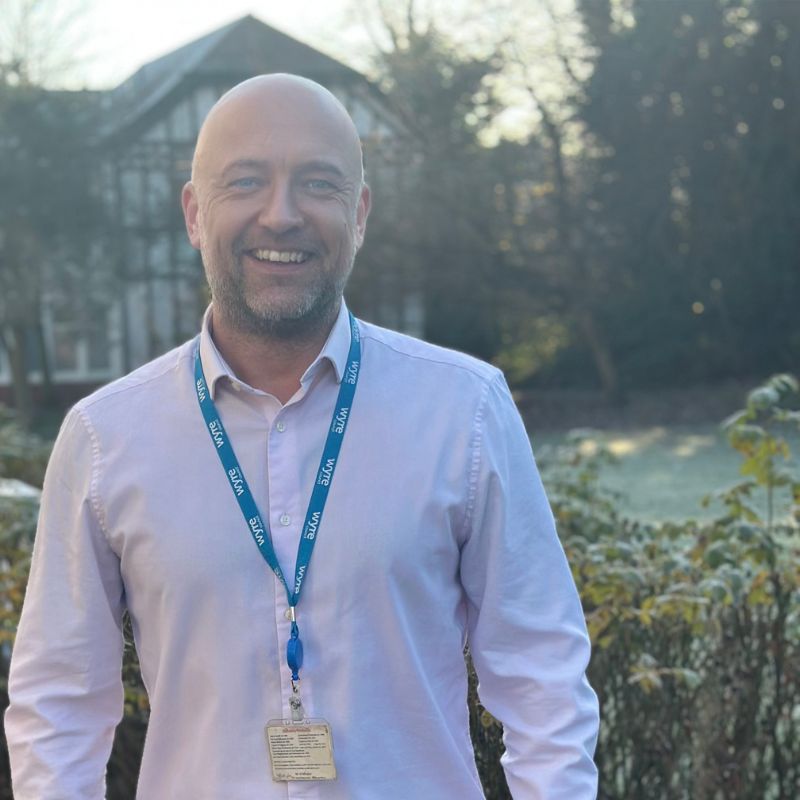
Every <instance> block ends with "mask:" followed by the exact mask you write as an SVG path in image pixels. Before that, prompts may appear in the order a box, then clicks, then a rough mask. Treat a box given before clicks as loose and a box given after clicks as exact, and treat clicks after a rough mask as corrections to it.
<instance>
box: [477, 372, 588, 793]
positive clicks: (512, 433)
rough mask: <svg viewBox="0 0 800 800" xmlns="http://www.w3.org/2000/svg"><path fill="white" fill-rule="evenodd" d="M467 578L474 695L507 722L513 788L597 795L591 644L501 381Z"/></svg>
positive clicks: (487, 432) (491, 392)
mask: <svg viewBox="0 0 800 800" xmlns="http://www.w3.org/2000/svg"><path fill="white" fill-rule="evenodd" d="M473 459H474V460H473V464H472V474H471V491H470V504H469V507H468V526H467V529H468V538H467V541H466V542H465V544H464V545H463V547H462V558H461V581H462V584H463V586H464V590H465V593H466V596H467V600H468V611H467V614H468V626H469V643H470V652H471V655H472V660H473V663H474V665H475V671H476V672H477V675H478V680H479V687H478V692H479V695H480V698H481V702H482V703H483V705H484V706H485V707H486V709H487V710H488V711H489V712H490V713H491V714H492V715H493V716H495V717H496V718H497V719H499V720H500V721H501V722H502V723H503V728H504V734H503V741H504V744H505V748H506V752H505V754H504V755H503V757H502V763H503V767H504V769H505V772H506V779H507V782H508V786H509V789H510V790H511V794H512V796H513V797H514V798H519V799H520V800H522V799H523V798H524V800H593V798H595V797H596V796H597V770H596V767H595V765H594V761H593V755H594V748H595V744H596V741H597V733H598V725H599V715H598V704H597V698H596V696H595V694H594V692H593V691H592V689H591V687H590V686H589V683H588V681H587V680H586V675H585V672H586V667H587V665H588V662H589V654H590V643H589V637H588V634H587V631H586V624H585V621H584V616H583V611H582V609H581V604H580V599H579V597H578V593H577V590H576V588H575V583H574V581H573V579H572V575H571V573H570V570H569V566H568V564H567V560H566V557H565V555H564V550H563V548H562V547H561V543H560V542H559V540H558V536H557V534H556V530H555V523H554V520H553V515H552V512H551V510H550V506H549V504H548V502H547V498H546V496H545V492H544V488H543V486H542V482H541V479H540V477H539V473H538V471H537V469H536V465H535V463H534V459H533V454H532V452H531V447H530V443H529V440H528V436H527V434H526V432H525V428H524V426H523V424H522V420H521V419H520V416H519V413H518V412H517V409H516V407H515V405H514V402H513V400H512V398H511V394H510V392H509V390H508V387H507V386H506V383H505V380H504V379H503V377H502V376H501V375H498V376H497V378H496V379H495V380H494V381H493V382H492V383H491V384H490V386H489V387H488V390H487V395H486V397H485V402H484V403H483V405H482V407H481V409H480V410H479V412H478V418H477V420H476V425H475V441H474V450H473Z"/></svg>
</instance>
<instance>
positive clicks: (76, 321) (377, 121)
mask: <svg viewBox="0 0 800 800" xmlns="http://www.w3.org/2000/svg"><path fill="white" fill-rule="evenodd" d="M265 72H294V73H297V74H300V75H304V76H306V77H308V78H311V79H313V80H315V81H318V82H319V83H321V84H323V85H324V86H326V87H328V88H329V89H330V90H331V91H332V92H333V93H334V94H336V96H337V97H339V99H340V100H341V101H342V102H343V103H344V105H345V106H346V107H347V109H348V110H349V112H350V113H351V115H352V117H353V119H354V121H355V123H356V126H357V128H358V130H359V133H360V135H361V137H362V140H363V143H364V148H365V154H366V161H367V169H368V174H369V180H370V183H371V185H372V186H373V190H374V192H377V193H378V194H380V193H381V188H382V186H384V185H390V184H391V183H394V182H395V179H394V178H392V181H388V180H386V176H387V174H388V175H389V176H394V175H395V173H396V172H397V169H398V167H397V165H398V164H399V163H402V162H403V160H404V159H403V156H401V155H400V150H401V146H400V139H401V138H402V137H399V136H398V132H399V126H398V124H397V122H396V120H394V119H393V117H392V114H391V112H390V111H389V110H388V109H387V107H386V104H385V101H384V99H383V97H382V95H381V93H380V92H379V91H378V90H377V89H376V87H375V86H374V85H373V84H371V83H370V82H369V81H368V80H367V79H366V78H365V77H364V76H363V75H361V74H359V73H358V72H356V71H354V70H353V69H351V68H349V67H347V66H345V65H344V64H342V63H340V62H338V61H336V60H334V59H332V58H330V57H328V56H326V55H324V54H323V53H320V52H318V51H317V50H314V49H313V48H311V47H309V46H307V45H305V44H303V43H301V42H299V41H297V40H295V39H293V38H291V37H289V36H287V35H286V34H283V33H281V32H279V31H277V30H275V29H274V28H271V27H270V26H268V25H265V24H264V23H263V22H261V21H259V20H257V19H255V18H254V17H252V16H247V17H243V18H242V19H239V20H236V21H235V22H232V23H231V24H229V25H226V26H225V27H223V28H220V29H218V30H215V31H213V32H212V33H209V34H208V35H206V36H203V37H202V38H200V39H197V40H196V41H193V42H191V43H189V44H187V45H185V46H183V47H181V48H179V49H178V50H175V51H173V52H171V53H167V54H166V55H164V56H162V57H161V58H158V59H156V60H155V61H152V62H150V63H148V64H145V65H144V66H142V67H141V68H140V69H139V70H138V71H137V72H136V73H134V74H133V75H132V76H131V77H130V78H128V79H127V80H126V81H124V82H123V83H122V84H121V85H119V86H118V87H116V88H115V89H113V90H111V91H108V92H94V93H91V98H90V100H89V99H88V96H89V93H87V103H88V104H90V105H91V113H92V114H93V115H94V116H95V120H96V122H95V128H96V131H97V134H96V141H95V142H94V143H93V147H94V148H95V149H96V153H97V159H96V162H97V163H96V169H97V176H96V186H97V191H98V193H99V195H100V197H101V199H102V204H103V206H104V207H105V209H106V210H107V212H108V215H107V216H108V220H109V226H110V229H109V230H108V231H106V234H105V235H104V236H103V237H102V241H101V242H100V241H99V242H98V243H97V246H96V247H95V248H93V252H92V254H91V255H90V256H89V257H90V258H91V259H92V264H91V274H92V280H91V282H90V283H91V286H90V287H88V289H87V287H86V286H85V285H83V284H81V285H79V286H76V287H75V291H69V290H64V289H63V288H59V289H58V290H54V291H51V292H49V293H48V294H47V295H46V296H45V297H44V302H43V308H42V316H43V319H42V325H41V330H42V336H40V338H44V340H45V346H44V347H43V348H39V351H37V352H33V348H31V350H32V352H31V353H29V380H30V382H31V383H32V384H33V385H34V386H35V385H37V384H41V383H42V382H43V376H44V375H48V376H49V381H50V382H51V383H52V384H53V385H54V386H55V387H57V388H58V389H59V393H60V394H61V395H62V396H64V397H66V398H71V397H75V396H78V395H80V394H82V393H84V392H85V391H86V390H87V389H89V388H92V387H93V386H96V385H98V384H101V383H104V382H107V381H108V380H110V379H113V378H115V377H117V376H119V375H122V374H124V373H125V372H127V371H129V370H130V369H132V368H134V367H136V366H138V365H140V364H142V363H144V362H145V361H147V360H149V359H151V358H153V357H155V356H157V355H159V354H160V353H163V352H164V351H166V350H167V349H169V348H170V347H173V346H175V345H177V344H179V343H180V342H182V341H185V340H186V339H187V338H190V337H191V336H193V335H194V334H195V333H196V332H197V329H198V323H199V319H200V317H201V315H202V312H203V310H204V308H205V307H206V305H207V302H208V297H207V295H206V290H205V282H204V279H203V274H202V266H201V264H200V260H199V255H198V253H197V252H196V251H195V250H194V249H193V248H192V247H191V246H190V245H189V243H188V241H187V239H186V234H185V230H184V224H183V217H182V213H181V208H180V202H179V197H180V190H181V187H182V186H183V184H184V183H185V182H186V181H187V180H188V178H189V172H190V164H191V157H192V149H193V145H194V141H195V138H196V136H197V132H198V130H199V127H200V124H201V122H202V120H203V118H204V117H205V115H206V113H207V112H208V110H209V109H210V108H211V106H212V105H213V103H214V102H215V101H216V100H217V98H219V97H220V96H221V95H222V94H223V93H224V92H225V91H226V90H227V89H229V88H230V87H231V86H233V85H235V84H236V83H238V82H240V81H242V80H244V79H246V78H248V77H251V76H253V75H258V74H262V73H265ZM372 250H373V254H374V257H373V261H374V262H376V263H373V264H372V265H370V266H368V267H366V268H365V269H364V270H363V272H362V277H361V278H359V279H358V280H356V282H355V285H354V287H353V291H354V292H355V295H356V302H355V303H354V305H355V306H356V310H357V311H358V312H360V313H362V314H364V315H365V316H369V317H370V318H371V319H373V320H375V321H378V322H381V323H383V324H387V325H390V326H394V327H399V328H402V329H405V330H408V331H410V332H412V333H420V332H421V326H422V319H421V317H422V314H421V310H420V309H421V304H420V302H419V300H418V296H417V294H416V292H415V289H414V287H413V285H411V283H409V281H408V280H407V276H404V274H403V272H402V270H400V271H399V272H398V271H394V270H392V269H391V268H390V265H387V263H386V259H385V257H384V256H385V253H383V254H381V252H380V247H379V246H378V247H375V246H373V247H372ZM365 253H366V250H365ZM365 257H366V258H367V259H369V255H365ZM362 260H363V259H362V258H361V257H360V262H361V261H362ZM381 265H382V267H381ZM359 271H361V270H359ZM84 283H85V281H84ZM412 283H413V282H412ZM42 351H43V352H44V353H46V354H47V356H46V357H47V359H48V361H49V364H48V365H47V366H48V369H46V370H42V369H41V360H42V358H41V352H42ZM11 384H12V370H11V368H10V363H9V358H8V356H7V354H5V353H3V352H2V349H0V392H3V389H5V391H4V394H5V395H8V394H9V391H8V387H9V386H10V385H11ZM0 397H2V395H0Z"/></svg>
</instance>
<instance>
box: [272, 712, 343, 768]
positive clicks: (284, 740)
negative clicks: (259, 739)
mask: <svg viewBox="0 0 800 800" xmlns="http://www.w3.org/2000/svg"><path fill="white" fill-rule="evenodd" d="M265 735H266V739H267V750H268V752H269V760H270V763H271V765H272V780H274V781H332V780H336V765H335V764H334V762H333V738H332V737H331V727H330V725H328V723H327V722H325V720H322V719H307V720H304V721H303V722H292V721H290V720H285V719H273V720H270V721H269V722H268V723H267V727H266V729H265Z"/></svg>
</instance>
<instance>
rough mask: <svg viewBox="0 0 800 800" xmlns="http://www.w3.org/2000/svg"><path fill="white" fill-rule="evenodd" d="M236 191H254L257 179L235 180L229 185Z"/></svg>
mask: <svg viewBox="0 0 800 800" xmlns="http://www.w3.org/2000/svg"><path fill="white" fill-rule="evenodd" d="M229 185H230V186H233V187H234V188H236V189H254V188H255V187H256V186H258V179H257V178H236V180H233V181H231V182H230V184H229Z"/></svg>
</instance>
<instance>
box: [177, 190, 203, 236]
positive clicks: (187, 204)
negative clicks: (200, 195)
mask: <svg viewBox="0 0 800 800" xmlns="http://www.w3.org/2000/svg"><path fill="white" fill-rule="evenodd" d="M181 206H182V207H183V219H184V222H185V223H186V233H187V234H188V236H189V241H190V242H191V243H192V247H194V248H195V249H196V250H199V249H200V225H199V223H198V215H199V209H198V206H197V192H196V191H195V188H194V185H193V184H192V182H191V181H189V182H188V183H187V184H186V185H185V186H184V187H183V191H182V192H181Z"/></svg>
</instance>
